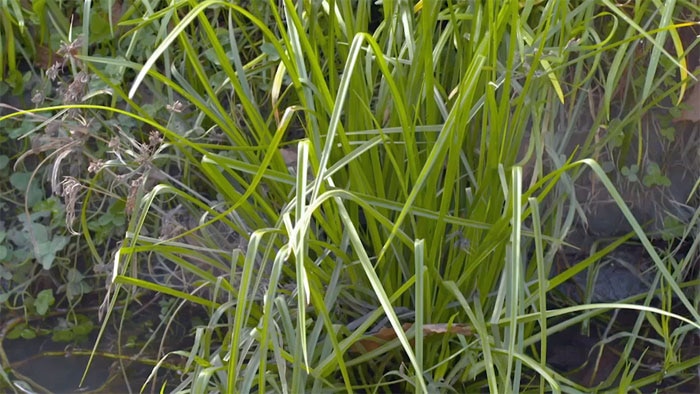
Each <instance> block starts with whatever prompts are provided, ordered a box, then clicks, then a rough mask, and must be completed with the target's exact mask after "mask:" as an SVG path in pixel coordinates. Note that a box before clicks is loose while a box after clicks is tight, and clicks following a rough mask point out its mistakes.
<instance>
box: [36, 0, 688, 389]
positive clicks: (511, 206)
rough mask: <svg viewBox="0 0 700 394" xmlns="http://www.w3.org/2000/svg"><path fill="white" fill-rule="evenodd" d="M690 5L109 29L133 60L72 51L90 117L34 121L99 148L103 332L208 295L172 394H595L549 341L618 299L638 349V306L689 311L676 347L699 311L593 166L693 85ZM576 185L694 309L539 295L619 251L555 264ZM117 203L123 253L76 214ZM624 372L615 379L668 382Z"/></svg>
mask: <svg viewBox="0 0 700 394" xmlns="http://www.w3.org/2000/svg"><path fill="white" fill-rule="evenodd" d="M152 3H157V2H152ZM674 4H675V8H674ZM684 7H688V9H692V7H691V6H690V5H687V4H685V3H682V2H673V3H670V2H669V3H666V4H665V5H663V6H661V8H657V5H656V3H653V2H650V1H640V2H634V4H627V3H626V4H618V3H614V2H609V1H603V2H594V1H576V2H564V1H515V0H513V1H500V2H496V1H476V2H452V1H444V2H442V1H435V2H433V1H425V2H424V1H420V2H417V3H415V4H413V3H410V2H405V1H388V0H384V1H383V2H380V3H379V4H374V2H371V1H363V0H359V1H356V2H348V1H337V2H336V1H329V2H294V1H292V0H284V1H280V2H268V3H262V2H250V3H249V4H245V5H239V4H234V3H233V2H227V1H213V0H209V1H201V2H195V1H179V2H170V3H169V4H167V5H166V4H165V3H163V4H151V3H148V2H143V3H139V4H134V5H133V6H132V7H131V8H130V9H129V10H127V11H126V12H125V13H124V14H123V16H122V18H121V21H120V22H119V23H118V25H117V26H115V28H116V29H119V31H121V34H122V36H121V38H120V39H119V42H118V44H117V45H119V46H121V47H123V48H124V49H125V52H124V53H125V54H124V55H123V56H120V57H116V58H115V57H112V56H97V55H90V56H86V55H83V56H77V59H78V60H79V63H80V64H81V65H83V67H84V69H85V72H87V73H89V74H90V75H91V76H93V81H95V82H94V86H93V89H94V90H93V92H94V97H92V99H93V100H95V101H93V102H94V104H83V103H81V104H71V105H69V106H67V107H66V106H63V107H62V106H57V107H53V108H44V109H41V111H53V112H56V111H61V110H64V109H70V110H71V111H83V113H86V114H90V116H92V117H95V119H98V121H97V124H98V125H99V126H97V129H98V130H100V131H99V132H100V133H103V132H104V133H107V134H108V135H109V138H107V137H104V138H102V141H100V142H99V143H101V144H103V145H104V144H109V149H103V150H102V152H103V153H104V155H106V156H107V157H106V158H103V160H101V161H99V166H97V167H95V171H94V174H92V175H90V176H89V177H88V176H86V177H85V179H84V180H83V182H84V183H85V188H86V190H89V191H88V192H86V193H85V194H84V195H82V197H83V200H82V205H81V206H82V207H83V214H82V215H80V212H78V213H77V218H78V219H77V220H78V221H79V222H81V227H82V229H81V230H80V232H81V233H82V234H83V235H84V237H85V240H86V242H87V243H88V244H89V245H91V250H92V251H93V257H94V258H95V259H96V260H97V261H100V262H101V263H102V264H105V265H109V266H111V267H112V268H111V274H110V277H109V279H108V280H109V291H108V298H107V299H106V300H105V305H104V306H105V308H104V311H105V313H106V317H108V318H110V317H111V315H113V314H117V312H116V310H115V311H114V312H111V311H112V310H113V308H111V306H113V305H114V304H115V302H116V300H120V299H122V297H124V294H131V292H133V291H134V290H135V289H137V288H142V289H148V290H153V291H157V292H161V293H164V294H167V295H170V296H173V297H174V299H176V300H178V302H181V303H182V304H183V305H184V304H185V303H194V304H198V305H201V306H202V307H203V310H204V311H205V312H206V316H207V319H208V321H207V322H206V323H205V324H201V325H198V326H196V327H194V328H193V330H194V334H193V336H194V344H193V346H192V348H190V349H182V350H179V351H176V352H172V353H170V354H166V355H164V356H163V360H167V359H168V358H171V357H177V356H182V357H184V358H185V359H186V362H185V365H184V367H183V369H182V371H181V372H182V373H183V374H184V378H183V380H182V382H181V383H180V385H179V386H178V387H177V388H176V390H177V391H184V390H192V391H194V392H205V391H210V390H214V391H220V392H252V391H258V392H267V391H279V392H294V393H296V392H321V391H346V392H355V391H368V392H369V391H372V392H374V391H387V392H388V391H399V392H403V391H416V392H437V391H450V390H454V391H456V392H474V391H484V390H490V391H491V392H494V393H496V392H498V393H501V392H503V393H505V392H519V391H526V390H527V391H529V390H539V391H541V392H544V391H562V390H566V391H574V390H585V388H584V387H582V386H580V385H579V384H578V383H576V382H573V381H570V380H568V379H566V378H564V377H563V376H562V375H561V374H560V373H558V371H556V370H554V369H553V368H552V367H551V366H550V364H548V362H547V354H548V345H547V342H548V337H549V336H550V335H552V334H555V333H557V332H561V331H562V330H564V329H566V328H570V327H575V326H576V325H577V324H579V323H581V322H582V321H588V320H589V319H592V318H594V317H595V316H596V315H600V314H603V313H604V312H606V311H609V310H611V309H614V308H623V309H624V308H627V309H634V310H639V311H642V312H643V313H641V314H640V316H642V317H640V320H639V321H638V324H637V327H636V328H635V330H637V331H635V332H633V333H632V334H631V335H630V338H631V339H630V340H629V341H628V347H627V348H626V350H625V351H626V352H628V353H627V355H629V352H631V349H632V348H633V347H634V346H635V340H641V339H639V338H640V336H641V334H639V327H638V326H639V325H641V324H642V322H643V321H644V316H656V317H653V318H651V319H654V321H657V320H656V319H661V320H662V321H664V322H666V323H663V324H665V326H664V327H666V328H667V329H668V327H669V326H668V324H667V322H668V321H669V319H671V320H673V321H674V324H675V326H673V327H675V328H673V330H676V331H674V332H667V335H666V336H665V337H664V338H663V340H662V341H661V342H663V343H659V342H658V341H657V342H656V343H655V344H654V345H653V346H652V347H655V348H661V347H664V346H670V347H672V348H673V346H674V345H673V344H672V342H673V341H674V340H678V339H679V338H681V337H682V336H684V335H686V333H687V332H689V331H690V330H691V329H692V328H693V327H695V328H700V327H698V326H697V323H694V322H693V321H695V322H697V321H698V320H700V316H698V314H697V311H696V310H695V309H693V307H692V303H691V302H690V301H689V299H688V298H687V295H686V293H684V292H683V291H681V288H680V285H679V282H680V281H681V279H679V278H677V277H675V275H676V274H675V271H674V270H673V269H672V268H671V269H669V268H668V264H667V263H666V262H664V261H662V260H661V258H660V257H659V256H658V254H657V252H655V250H654V249H653V247H652V245H651V243H650V241H649V240H648V238H647V236H646V235H645V233H644V230H643V229H642V227H641V226H640V225H639V224H638V223H637V221H636V220H635V218H634V217H633V216H632V214H631V213H630V211H629V209H627V208H626V204H625V201H624V200H623V198H622V197H621V196H620V195H619V194H618V193H617V192H616V191H615V186H614V185H613V183H611V181H610V180H609V179H608V176H607V175H606V171H609V170H608V169H605V170H604V169H603V168H602V167H601V166H600V165H599V164H598V162H597V161H596V158H597V156H596V154H597V152H599V151H600V149H601V147H604V146H606V144H607V143H608V142H609V141H610V140H611V139H613V138H617V137H615V135H616V134H615V133H618V134H617V135H618V136H619V135H620V134H619V133H624V132H625V130H628V129H626V128H630V127H634V125H636V124H639V122H641V119H642V118H643V116H644V114H645V113H646V112H648V111H649V110H650V109H651V108H653V107H654V106H657V105H659V103H661V102H662V100H663V99H666V100H670V101H673V100H676V99H678V98H679V94H680V92H681V91H682V90H683V89H685V88H686V84H687V82H688V81H689V80H690V77H689V76H688V74H687V65H686V64H685V62H684V60H683V59H684V57H683V56H679V53H680V54H684V53H685V51H686V50H687V49H690V48H685V47H684V46H683V42H682V41H680V39H679V38H678V37H679V36H678V32H677V30H678V29H679V28H680V27H681V18H682V15H681V10H682V9H683V8H684ZM85 23H89V21H88V22H85ZM86 31H89V29H88V30H86ZM84 39H85V43H84V47H86V48H87V47H89V45H90V37H89V36H86V37H84ZM146 39H147V40H146ZM667 41H671V42H674V43H677V44H678V43H680V44H681V45H680V46H679V45H676V46H675V48H673V49H672V47H669V46H668V45H667V44H666V42H667ZM144 42H148V43H152V44H153V45H152V46H150V47H149V46H146V44H144ZM640 63H643V64H644V68H645V72H644V73H641V72H640V70H639V69H637V67H639V64H640ZM127 81H128V83H127ZM624 84H628V85H624ZM623 85H624V86H625V88H626V92H627V94H628V95H630V100H627V99H624V98H623V99H620V94H619V89H620V86H623ZM107 93H108V94H109V96H105V94H107ZM632 96H633V97H634V99H633V100H631V97H632ZM581 130H583V131H585V133H586V135H587V138H585V140H584V141H583V142H582V143H581V144H580V145H578V147H577V149H575V150H567V148H566V147H567V144H568V142H567V141H569V140H570V139H572V138H573V137H572V135H573V134H574V133H576V132H579V133H580V132H581ZM601 130H605V133H601ZM108 141H109V142H108ZM583 171H589V172H587V174H588V175H586V176H592V177H595V178H596V179H598V180H599V183H600V184H599V187H601V188H605V189H606V190H608V192H609V193H610V194H611V196H612V198H613V199H614V201H615V203H616V204H617V205H618V206H619V209H621V210H622V212H623V213H624V215H625V217H626V218H627V219H628V220H629V223H630V225H631V227H632V228H633V229H634V231H635V233H634V236H635V237H637V238H638V239H640V241H641V243H642V244H643V245H644V246H645V247H646V248H647V249H648V251H649V253H650V254H651V255H652V256H653V257H654V263H655V264H656V267H657V269H658V272H659V274H658V275H657V276H656V278H655V279H654V280H655V283H663V286H662V288H664V289H667V292H666V296H665V298H664V299H665V300H666V301H670V300H674V302H676V303H678V305H682V306H683V307H682V308H681V309H678V310H674V312H676V313H678V314H680V315H683V316H687V318H683V317H681V316H679V315H676V314H672V313H671V309H670V305H667V304H664V306H663V307H662V308H653V307H651V306H650V305H651V300H652V298H653V294H652V293H653V292H652V293H650V294H652V295H650V296H649V297H648V298H647V300H646V301H645V303H644V304H643V305H641V306H640V305H633V304H625V303H622V302H621V303H619V304H602V305H597V304H583V305H579V306H575V307H568V308H562V309H556V307H553V306H552V305H551V304H548V300H550V294H551V293H552V292H556V291H558V290H559V288H558V286H559V285H561V284H562V283H564V282H565V281H566V280H567V279H570V278H571V277H573V276H574V275H575V274H576V273H577V272H579V271H582V270H584V269H585V268H587V266H588V265H590V264H591V263H592V262H594V261H595V260H596V258H600V256H601V255H603V254H605V253H606V252H608V251H610V250H611V249H613V248H614V247H615V246H616V245H617V244H615V243H613V244H612V246H609V247H607V248H606V249H603V250H602V251H600V252H597V253H593V255H592V256H591V258H590V259H587V260H584V261H583V262H582V263H580V264H578V265H576V266H574V268H573V269H570V270H567V271H564V272H561V271H559V270H557V269H556V267H554V265H555V259H556V256H557V254H558V253H559V252H560V251H561V250H562V248H564V247H565V246H567V245H568V244H569V243H570V242H571V239H570V238H568V237H569V234H570V233H571V231H572V229H573V228H574V227H575V226H578V225H580V223H581V222H585V219H586V218H585V210H584V209H583V208H582V204H583V203H584V202H582V201H578V200H577V198H576V193H574V192H573V190H574V182H575V180H576V179H577V177H579V176H580V174H581V173H582V172H583ZM110 187H111V188H112V189H111V190H110V189H109V188H110ZM102 199H107V200H109V201H111V202H112V203H114V202H115V201H119V202H120V203H121V204H122V206H123V207H124V209H125V210H126V212H128V223H127V225H126V226H127V229H126V233H125V237H124V239H123V242H122V243H121V244H120V246H119V247H118V248H117V250H116V253H115V254H114V255H113V256H108V257H105V256H104V255H103V254H100V253H99V252H98V249H99V245H96V244H95V242H94V240H93V239H91V238H90V231H89V227H90V226H89V223H88V218H87V217H86V213H85V212H86V209H87V208H85V207H88V206H90V205H91V204H97V203H98V201H102ZM78 209H79V208H78ZM628 237H629V236H628ZM620 242H621V241H620ZM618 243H619V242H618ZM163 270H165V271H167V272H169V273H170V274H171V275H169V276H167V275H166V276H159V274H157V272H162V271H163ZM166 277H167V279H163V278H166ZM173 277H177V278H180V279H179V281H177V282H175V281H173V279H172V278H173ZM172 318H173V319H174V317H172ZM661 324H662V323H657V325H659V327H661V326H660V325H661ZM662 331H663V330H662ZM166 335H167V333H166ZM635 338H636V339H635ZM675 343H680V342H678V341H677V342H675ZM650 346H651V345H650ZM657 350H658V349H657ZM549 351H550V352H551V349H549ZM667 360H670V358H667ZM620 363H621V364H619V366H616V367H615V368H614V369H613V372H612V373H611V378H610V379H608V381H606V382H603V383H602V384H603V385H607V386H605V387H612V386H613V385H615V384H619V382H620V380H619V378H620V377H621V376H622V377H624V378H626V379H627V380H624V381H625V382H626V385H627V386H628V387H629V388H631V389H634V388H637V387H642V386H644V385H645V384H648V383H649V382H650V381H653V379H654V378H649V377H648V376H647V377H645V378H644V379H640V380H635V377H634V373H633V372H629V368H627V369H625V370H624V371H622V369H623V368H624V366H625V364H624V363H625V357H622V358H621V361H620ZM697 364H698V362H697V360H695V359H693V360H691V361H688V360H685V359H676V361H673V362H672V361H669V362H668V365H664V371H666V372H668V371H673V372H672V373H673V374H681V373H682V371H687V370H690V369H691V367H692V368H694V367H696V366H697ZM679 365H682V366H683V368H681V369H679V368H678V366H679ZM630 373H631V375H627V374H630ZM154 376H155V375H154ZM651 376H654V377H655V378H656V379H659V380H660V379H662V377H663V372H658V374H656V375H651ZM616 382H617V383H616ZM601 387H602V386H601Z"/></svg>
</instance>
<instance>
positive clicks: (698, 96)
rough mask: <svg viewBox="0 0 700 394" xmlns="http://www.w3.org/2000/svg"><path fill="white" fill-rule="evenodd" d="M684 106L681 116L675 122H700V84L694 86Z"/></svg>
mask: <svg viewBox="0 0 700 394" xmlns="http://www.w3.org/2000/svg"><path fill="white" fill-rule="evenodd" d="M683 105H684V106H685V108H683V111H681V115H680V116H679V117H678V118H676V119H675V120H674V121H675V122H682V121H685V120H687V121H691V122H698V121H700V83H698V84H695V86H693V88H692V89H691V91H690V94H688V96H687V97H686V98H685V100H684V101H683Z"/></svg>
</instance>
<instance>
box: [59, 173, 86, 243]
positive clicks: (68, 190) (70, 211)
mask: <svg viewBox="0 0 700 394" xmlns="http://www.w3.org/2000/svg"><path fill="white" fill-rule="evenodd" d="M61 186H62V188H63V193H62V197H63V202H64V204H65V205H66V227H67V228H68V231H70V233H71V234H73V235H80V233H79V232H77V231H75V230H74V229H73V222H74V221H75V205H76V203H77V202H78V192H80V189H82V187H83V185H81V184H80V182H79V181H78V180H77V179H75V178H73V177H70V176H66V177H63V180H62V181H61Z"/></svg>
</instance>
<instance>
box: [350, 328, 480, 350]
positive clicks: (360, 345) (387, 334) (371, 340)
mask: <svg viewBox="0 0 700 394" xmlns="http://www.w3.org/2000/svg"><path fill="white" fill-rule="evenodd" d="M402 327H403V330H404V332H406V331H408V330H410V329H411V327H413V323H404V324H403V326H402ZM438 334H441V335H444V334H458V335H472V329H471V327H470V326H469V325H467V324H459V323H458V324H424V325H423V336H424V337H427V336H430V335H438ZM394 339H396V331H394V329H393V328H392V327H383V328H381V329H379V331H377V332H376V333H375V334H374V335H371V336H368V337H366V338H364V339H361V340H359V341H358V342H357V343H355V344H354V345H353V346H352V348H351V351H353V352H355V353H367V352H371V351H372V350H375V349H377V348H378V347H380V346H382V345H383V344H385V343H387V342H389V341H392V340H394ZM411 343H413V341H411Z"/></svg>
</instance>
